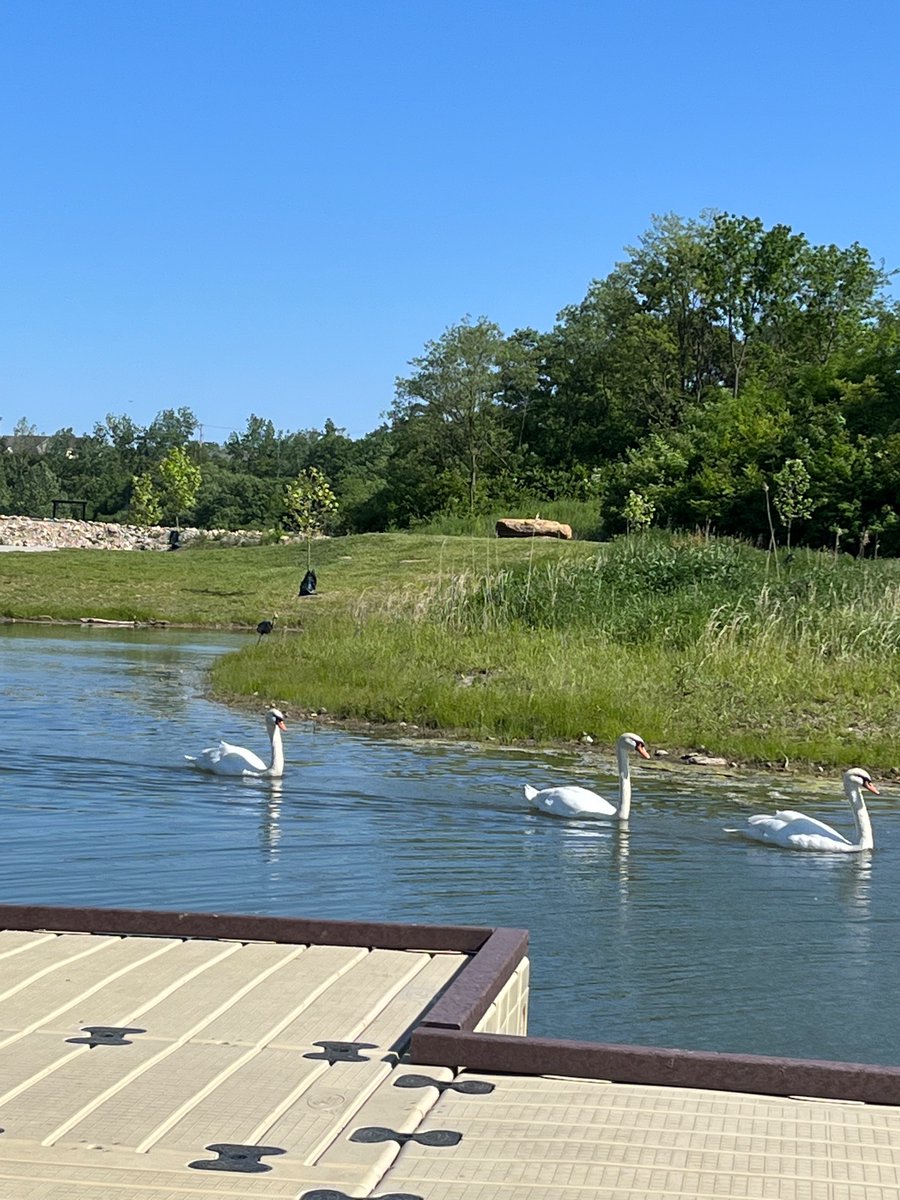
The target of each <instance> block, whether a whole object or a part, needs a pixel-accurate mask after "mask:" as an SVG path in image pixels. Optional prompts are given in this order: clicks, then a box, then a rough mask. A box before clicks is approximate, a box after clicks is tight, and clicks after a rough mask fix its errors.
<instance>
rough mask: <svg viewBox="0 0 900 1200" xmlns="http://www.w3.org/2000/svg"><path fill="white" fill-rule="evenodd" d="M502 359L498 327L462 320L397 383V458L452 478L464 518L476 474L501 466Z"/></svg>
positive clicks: (504, 453) (504, 434)
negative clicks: (461, 488) (458, 483)
mask: <svg viewBox="0 0 900 1200" xmlns="http://www.w3.org/2000/svg"><path fill="white" fill-rule="evenodd" d="M507 358H508V351H507V346H506V339H505V338H504V336H503V334H502V333H501V331H500V329H499V327H498V326H497V325H495V324H494V323H493V322H491V321H488V320H487V319H486V318H484V317H482V318H480V319H479V320H478V321H475V322H472V321H471V320H470V319H469V318H468V317H467V318H465V319H464V320H463V321H461V322H460V323H459V324H458V325H453V326H451V327H450V328H449V329H447V330H446V331H445V332H444V333H443V334H442V336H441V337H440V338H438V340H437V341H434V342H428V343H427V345H426V347H425V353H424V354H423V355H420V356H419V357H418V358H414V359H412V361H411V363H410V365H411V366H412V367H414V368H415V371H414V373H413V374H412V375H410V376H409V377H408V378H404V379H400V378H398V379H397V381H396V400H395V402H394V405H393V407H392V409H391V415H392V417H393V421H394V433H395V436H396V438H397V442H398V446H399V447H400V448H401V453H402V451H403V450H405V451H406V452H407V456H409V452H410V451H411V452H412V454H413V455H416V456H418V457H419V460H420V462H423V463H426V462H427V463H428V464H429V468H428V469H429V471H430V473H431V474H432V476H433V475H434V474H435V473H456V474H457V476H458V477H459V478H460V479H461V480H462V481H464V485H465V496H466V502H467V505H468V509H469V512H470V513H472V512H474V511H475V508H476V502H477V499H478V494H479V484H480V482H481V477H482V474H483V473H484V472H487V471H489V470H491V469H494V470H499V469H501V468H502V467H504V466H505V465H506V464H507V461H508V453H509V449H510V443H511V436H510V433H509V429H508V426H507V424H506V422H505V421H504V419H503V418H504V414H503V411H502V409H501V407H500V404H499V397H500V394H501V392H502V369H503V366H504V364H505V362H506V360H507Z"/></svg>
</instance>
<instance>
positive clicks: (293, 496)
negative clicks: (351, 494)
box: [284, 467, 339, 570]
mask: <svg viewBox="0 0 900 1200" xmlns="http://www.w3.org/2000/svg"><path fill="white" fill-rule="evenodd" d="M338 507H339V506H338V502H337V498H336V497H335V494H334V492H333V491H332V490H331V485H330V484H329V482H328V480H327V479H326V478H325V476H324V475H323V474H322V472H321V471H320V470H319V469H318V468H317V467H307V468H306V470H305V471H301V472H300V474H299V475H298V476H297V478H296V479H293V480H291V482H290V483H289V484H288V485H287V486H286V488H285V489H284V508H285V515H286V521H287V523H288V524H289V525H290V527H291V528H292V529H296V530H298V532H300V533H302V534H303V536H304V537H305V538H306V567H307V570H309V568H310V566H311V565H312V540H313V538H314V537H315V536H316V535H317V534H321V533H324V531H325V529H326V528H327V525H328V522H329V520H330V519H331V518H332V517H334V516H335V515H336V514H337V511H338Z"/></svg>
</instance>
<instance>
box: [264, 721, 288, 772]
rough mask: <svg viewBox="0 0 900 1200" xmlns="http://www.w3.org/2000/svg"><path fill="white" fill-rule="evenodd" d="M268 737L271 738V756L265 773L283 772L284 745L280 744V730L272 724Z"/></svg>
mask: <svg viewBox="0 0 900 1200" xmlns="http://www.w3.org/2000/svg"><path fill="white" fill-rule="evenodd" d="M269 737H270V738H271V739H272V757H271V761H270V763H269V766H268V768H267V770H266V774H267V775H272V776H276V775H283V774H284V747H283V746H282V744H281V730H280V729H279V728H278V726H277V725H273V726H272V729H271V732H270V733H269Z"/></svg>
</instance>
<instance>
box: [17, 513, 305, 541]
mask: <svg viewBox="0 0 900 1200" xmlns="http://www.w3.org/2000/svg"><path fill="white" fill-rule="evenodd" d="M267 536H268V535H267V534H265V533H263V532H261V531H260V530H258V529H240V530H236V531H235V530H227V529H182V530H181V545H182V546H189V545H190V544H191V543H192V542H195V543H196V542H198V541H202V542H212V543H215V544H216V545H219V546H256V545H258V544H259V543H260V542H261V541H262V540H263V538H265V537H267ZM285 540H288V539H285ZM291 540H293V539H291ZM168 548H169V526H166V527H165V528H163V527H162V526H151V527H150V528H143V527H142V526H140V525H115V524H113V523H112V522H107V521H73V520H71V519H68V518H65V519H63V518H57V519H54V520H50V519H41V518H36V517H9V516H3V515H2V514H0V549H3V550H168Z"/></svg>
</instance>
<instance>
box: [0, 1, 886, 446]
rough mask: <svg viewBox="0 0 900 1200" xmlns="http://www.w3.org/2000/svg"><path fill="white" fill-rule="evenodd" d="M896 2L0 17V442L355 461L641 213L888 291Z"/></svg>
mask: <svg viewBox="0 0 900 1200" xmlns="http://www.w3.org/2000/svg"><path fill="white" fill-rule="evenodd" d="M898 47H900V4H898V3H897V0H863V2H862V3H855V4H851V3H836V2H834V0H820V2H819V3H818V4H810V3H808V0H804V2H803V3H801V2H800V0H781V2H779V3H773V2H771V0H757V2H756V3H753V4H733V3H732V4H728V3H722V2H721V0H716V2H715V3H713V2H712V0H701V2H693V0H681V2H680V3H673V0H630V2H629V0H617V2H611V0H454V2H452V3H451V2H449V0H314V2H313V0H0V156H2V174H0V239H2V242H0V246H2V249H0V263H2V292H0V418H2V423H0V433H9V432H11V430H12V427H13V425H14V424H15V422H16V421H17V420H18V419H19V418H20V417H22V416H25V417H27V418H28V420H29V421H31V422H33V423H34V424H35V425H37V427H38V428H39V429H40V430H41V431H42V432H50V431H53V430H55V429H58V428H61V427H65V426H69V425H71V426H73V427H74V429H75V430H76V432H81V431H83V430H89V429H90V428H92V426H93V424H94V422H95V421H96V420H101V419H102V418H103V417H104V416H105V415H106V414H107V413H108V412H112V413H127V414H128V415H129V416H131V417H132V419H133V420H135V421H136V422H138V423H139V424H146V423H148V422H149V421H150V420H151V419H152V418H153V416H154V415H155V414H156V413H157V412H158V411H159V410H160V409H162V408H177V407H179V406H181V405H188V406H189V407H190V408H192V409H193V410H194V412H195V413H196V414H197V416H198V417H199V419H200V420H201V421H202V422H203V425H204V436H205V438H206V439H207V440H214V441H218V440H223V439H224V438H225V437H226V436H227V434H228V431H229V430H231V429H234V428H243V426H244V425H245V423H246V419H247V417H248V416H249V415H250V414H251V413H256V414H258V415H260V416H263V417H268V418H270V419H271V420H272V421H273V422H274V424H275V425H276V427H278V428H279V429H285V430H296V429H307V428H321V427H322V425H323V424H324V422H325V420H326V418H329V417H330V418H331V419H332V420H333V421H335V422H336V424H338V425H339V426H343V427H345V428H346V429H347V431H348V433H350V434H351V436H353V437H359V436H361V435H362V434H364V433H366V432H368V431H369V430H371V429H374V428H375V427H376V426H377V425H378V424H379V421H380V418H381V414H382V413H383V412H384V411H385V410H386V409H387V408H388V407H389V406H390V404H391V401H392V399H393V392H394V378H395V377H396V376H397V375H402V374H404V373H405V372H406V370H407V364H408V362H409V360H410V358H412V357H414V356H415V355H417V354H419V353H421V351H422V349H423V347H424V345H425V343H426V342H427V341H428V340H429V339H432V338H436V337H439V336H440V334H441V333H442V332H443V331H444V329H446V328H447V326H449V325H452V324H454V323H455V322H457V321H459V320H460V319H461V318H462V317H463V316H464V315H465V314H471V315H472V316H473V317H478V316H487V317H489V318H490V319H491V320H494V321H496V322H497V323H498V324H499V325H500V326H501V327H502V328H503V330H504V331H505V332H511V331H512V330H513V329H515V328H517V327H522V326H533V327H535V328H538V329H549V328H551V327H552V325H553V323H554V320H555V317H556V315H557V313H558V312H559V311H560V309H561V308H563V306H564V305H567V304H570V303H576V302H578V301H579V300H581V299H582V298H583V296H584V294H585V292H586V290H587V288H588V285H589V283H590V281H591V279H593V278H599V277H602V276H604V275H606V274H607V273H608V272H609V271H610V270H611V269H612V267H613V266H614V264H615V262H616V261H617V260H618V259H621V258H622V257H623V248H624V247H625V246H627V245H629V244H633V243H634V242H636V241H637V239H638V238H639V237H640V235H641V233H643V232H644V231H645V230H646V229H647V227H648V225H649V222H650V219H651V215H652V214H654V213H665V212H675V213H678V214H679V215H681V216H683V217H696V216H698V215H699V214H700V213H701V211H702V210H703V209H705V208H719V209H724V210H727V211H729V212H735V213H740V214H746V215H748V216H759V217H761V218H762V219H763V221H764V222H765V223H766V224H767V225H770V224H774V223H775V222H779V221H781V222H785V223H787V224H789V225H791V226H792V227H793V228H794V230H796V231H802V232H804V233H805V234H806V235H807V237H808V238H809V239H810V240H811V241H813V242H816V243H819V242H835V243H837V244H838V245H841V246H845V245H848V244H849V243H851V242H853V241H859V242H861V243H862V244H863V245H864V246H866V247H867V248H868V249H869V250H870V251H871V252H872V254H873V255H874V256H875V258H876V259H881V258H883V259H884V260H885V265H886V266H887V267H888V268H893V267H895V266H900V221H898V211H900V209H898V196H900V169H898V157H900V156H898V150H900V138H898V128H900V126H898V119H897V118H898V68H897V55H898Z"/></svg>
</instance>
